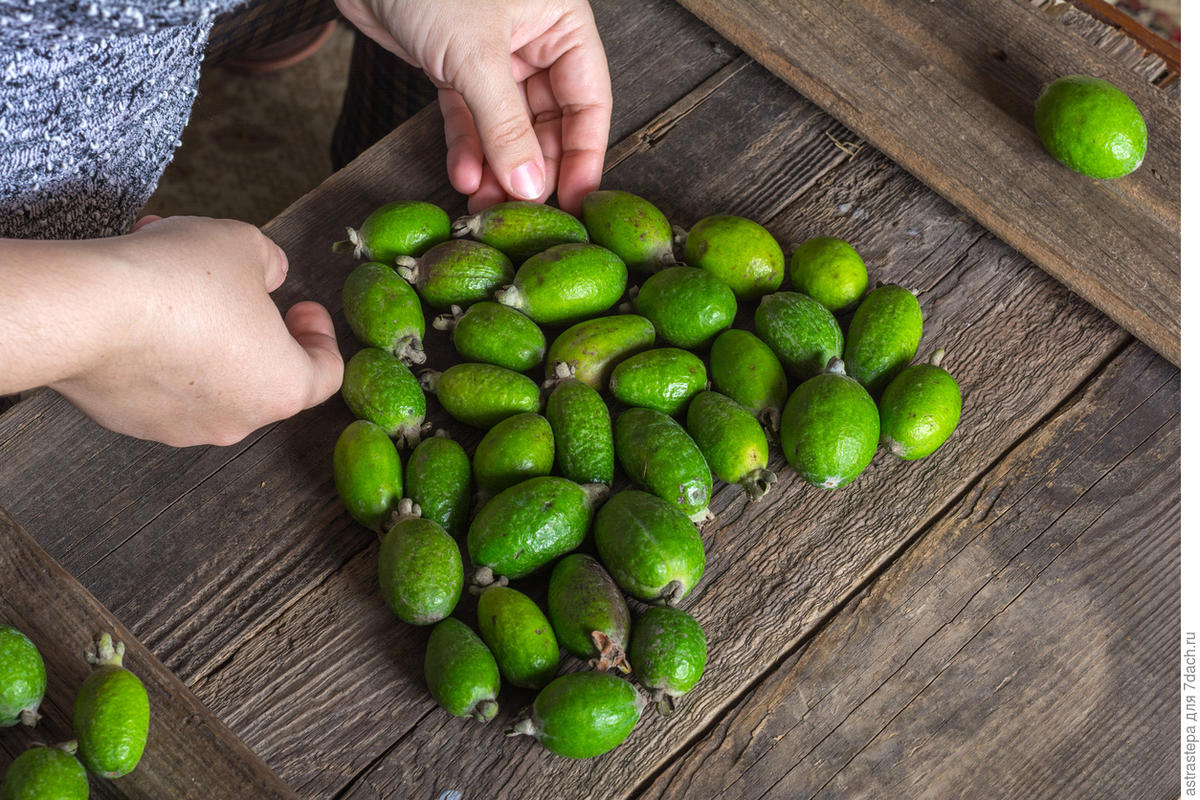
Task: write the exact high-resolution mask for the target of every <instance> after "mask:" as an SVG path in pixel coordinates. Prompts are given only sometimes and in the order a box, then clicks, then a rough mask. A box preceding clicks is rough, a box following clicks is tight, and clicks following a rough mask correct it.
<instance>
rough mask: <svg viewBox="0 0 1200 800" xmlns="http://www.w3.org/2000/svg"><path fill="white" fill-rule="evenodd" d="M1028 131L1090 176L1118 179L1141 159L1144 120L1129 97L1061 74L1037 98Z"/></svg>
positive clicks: (1081, 77)
mask: <svg viewBox="0 0 1200 800" xmlns="http://www.w3.org/2000/svg"><path fill="white" fill-rule="evenodd" d="M1033 122H1034V127H1035V128H1036V129H1037V133H1038V136H1039V137H1041V140H1042V144H1043V145H1044V146H1045V147H1046V151H1047V152H1048V153H1050V155H1051V156H1053V157H1054V158H1055V159H1057V160H1058V161H1059V162H1060V163H1062V164H1064V165H1066V166H1067V167H1070V168H1071V169H1073V170H1075V171H1076V172H1081V173H1083V174H1084V175H1087V176H1088V177H1090V178H1120V177H1121V176H1123V175H1128V174H1129V173H1131V172H1133V171H1134V170H1135V169H1137V168H1138V167H1139V166H1141V163H1142V159H1143V158H1144V157H1145V155H1146V120H1145V119H1143V118H1142V112H1140V111H1138V107H1137V106H1136V105H1135V104H1134V102H1133V101H1132V100H1130V99H1129V96H1128V95H1126V94H1125V93H1124V92H1122V91H1121V90H1120V89H1118V88H1117V87H1116V86H1114V85H1112V84H1111V83H1109V82H1108V81H1105V80H1101V79H1100V78H1093V77H1091V76H1089V75H1067V76H1065V77H1062V78H1059V79H1058V80H1056V81H1054V82H1053V83H1051V84H1050V85H1049V86H1047V87H1046V88H1045V89H1043V90H1042V93H1041V94H1040V95H1039V96H1038V99H1037V105H1036V106H1035V108H1034V112H1033Z"/></svg>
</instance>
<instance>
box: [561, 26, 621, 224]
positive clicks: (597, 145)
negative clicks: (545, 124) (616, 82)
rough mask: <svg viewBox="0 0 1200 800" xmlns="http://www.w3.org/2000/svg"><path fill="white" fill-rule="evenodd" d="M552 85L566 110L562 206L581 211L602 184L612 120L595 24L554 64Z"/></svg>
mask: <svg viewBox="0 0 1200 800" xmlns="http://www.w3.org/2000/svg"><path fill="white" fill-rule="evenodd" d="M550 88H551V90H552V91H553V92H554V97H555V99H556V100H557V101H558V104H559V107H561V108H562V161H561V162H560V163H559V169H558V204H559V206H561V207H562V208H563V209H564V210H566V211H569V212H571V213H573V214H578V213H579V209H580V207H581V206H582V205H583V197H584V195H586V194H587V193H588V192H590V191H593V190H594V189H597V188H599V186H600V176H601V175H602V174H603V172H604V151H605V150H606V149H607V147H608V127H609V123H610V121H611V119H612V84H611V82H610V81H609V75H608V59H607V58H606V57H605V55H604V45H603V44H601V42H600V34H599V33H597V31H596V29H595V27H594V26H592V27H590V28H588V29H587V30H586V31H583V32H582V38H581V40H580V42H579V44H577V45H575V46H574V47H572V48H571V49H569V50H567V51H566V52H564V53H563V54H562V55H561V56H559V58H558V59H557V60H556V61H555V62H554V63H553V64H552V65H551V66H550Z"/></svg>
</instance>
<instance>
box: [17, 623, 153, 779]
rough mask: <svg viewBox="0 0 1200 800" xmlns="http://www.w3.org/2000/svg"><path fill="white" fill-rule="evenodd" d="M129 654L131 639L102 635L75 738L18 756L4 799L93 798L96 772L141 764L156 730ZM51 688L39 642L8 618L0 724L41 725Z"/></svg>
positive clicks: (80, 698) (117, 772)
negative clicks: (127, 663)
mask: <svg viewBox="0 0 1200 800" xmlns="http://www.w3.org/2000/svg"><path fill="white" fill-rule="evenodd" d="M124 655H125V645H124V644H123V643H121V642H115V643H114V641H113V638H112V636H111V635H110V634H108V633H100V634H98V635H97V636H96V648H95V650H94V651H92V652H89V653H87V654H86V658H87V660H88V663H90V664H92V666H93V667H94V669H93V670H92V672H91V674H90V675H88V677H87V678H85V679H84V681H83V684H82V685H81V686H80V687H79V690H78V692H77V693H76V695H75V711H74V716H73V718H72V726H73V728H74V733H75V739H73V740H71V741H68V742H63V743H61V744H58V745H55V746H53V747H48V746H45V745H41V744H35V745H34V746H33V747H31V748H30V749H28V750H26V751H25V752H24V753H22V754H21V755H19V756H17V757H16V759H14V760H13V762H12V764H10V765H9V767H8V770H7V771H6V772H5V773H4V781H3V782H2V783H0V800H86V798H87V796H88V779H87V772H88V771H89V770H90V771H91V772H92V773H94V774H96V775H98V776H100V777H102V778H119V777H121V776H123V775H128V774H129V773H130V772H132V771H133V770H134V768H135V767H137V765H138V762H139V761H140V760H141V758H142V752H143V751H144V750H145V748H146V737H147V735H148V733H149V729H150V700H149V697H148V695H147V694H146V688H145V686H143V685H142V682H141V680H140V679H139V678H138V677H137V676H136V675H134V674H133V673H132V672H130V671H129V670H127V669H125V667H123V666H122V664H121V662H122V659H123V658H124ZM45 694H46V665H45V662H44V661H43V660H42V655H41V653H40V652H38V649H37V646H36V645H34V643H33V642H32V641H31V640H30V639H29V637H27V636H26V635H25V634H23V633H21V632H20V631H19V630H17V629H16V628H13V627H11V626H8V625H3V624H0V728H6V727H12V726H14V725H16V724H18V723H21V724H23V725H28V726H30V727H32V726H34V725H36V724H37V722H38V720H39V719H40V715H39V714H38V708H39V707H40V706H41V704H42V699H43V697H44V696H45ZM81 762H82V763H81ZM85 768H86V769H85Z"/></svg>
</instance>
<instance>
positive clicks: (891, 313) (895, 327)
mask: <svg viewBox="0 0 1200 800" xmlns="http://www.w3.org/2000/svg"><path fill="white" fill-rule="evenodd" d="M923 325H924V320H923V318H922V316H921V304H920V302H919V301H918V300H917V296H916V295H914V294H913V293H912V292H910V291H909V290H908V289H905V288H904V287H903V286H896V285H894V284H888V285H885V286H880V287H879V288H877V289H873V290H872V291H871V292H870V293H869V294H867V296H866V297H864V298H863V301H862V303H860V304H859V306H858V308H857V309H855V311H854V316H853V317H852V318H851V319H850V326H849V327H848V328H847V329H846V350H845V353H846V354H845V358H844V359H843V360H844V361H845V362H846V374H847V375H849V376H850V377H851V378H854V379H855V380H856V381H858V382H859V383H861V384H862V385H863V386H865V387H867V391H868V392H870V393H871V396H872V397H879V395H880V394H881V393H882V392H883V390H884V388H885V387H886V386H887V385H888V383H890V382H891V380H892V378H894V377H896V375H897V374H898V373H899V372H900V370H902V369H904V368H905V367H906V366H908V364H909V362H910V361H912V359H913V356H915V355H916V354H917V346H918V345H919V344H920V343H921V330H922V327H923Z"/></svg>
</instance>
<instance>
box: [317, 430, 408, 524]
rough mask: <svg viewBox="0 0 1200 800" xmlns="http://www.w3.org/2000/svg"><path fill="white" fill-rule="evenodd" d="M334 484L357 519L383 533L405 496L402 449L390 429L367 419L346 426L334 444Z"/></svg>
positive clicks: (343, 503)
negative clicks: (394, 440)
mask: <svg viewBox="0 0 1200 800" xmlns="http://www.w3.org/2000/svg"><path fill="white" fill-rule="evenodd" d="M333 485H334V486H335V487H336V488H337V493H338V497H340V498H342V505H344V506H345V507H346V511H348V512H349V513H350V516H351V517H353V518H354V520H355V521H357V522H358V523H359V524H361V525H365V526H366V527H368V528H370V529H371V530H373V531H375V532H376V533H379V532H382V531H383V530H384V528H385V526H386V525H387V524H388V522H389V520H390V519H391V516H392V513H393V512H394V511H395V510H396V507H397V505H399V503H400V499H401V498H402V497H404V473H403V469H402V467H401V464H400V451H398V450H397V449H396V444H395V442H393V441H392V439H391V437H390V436H388V433H387V431H385V430H384V429H383V428H381V427H379V426H378V425H376V424H375V423H374V422H368V421H367V420H365V419H356V420H354V422H351V423H350V424H349V425H347V426H346V427H345V429H344V430H343V431H342V433H341V435H340V436H338V439H337V443H336V444H334V446H333Z"/></svg>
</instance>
